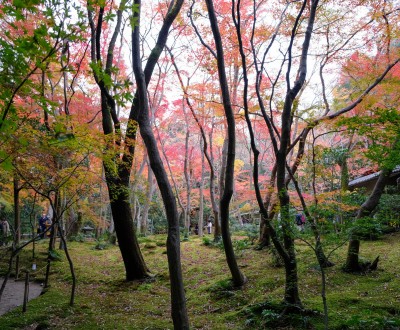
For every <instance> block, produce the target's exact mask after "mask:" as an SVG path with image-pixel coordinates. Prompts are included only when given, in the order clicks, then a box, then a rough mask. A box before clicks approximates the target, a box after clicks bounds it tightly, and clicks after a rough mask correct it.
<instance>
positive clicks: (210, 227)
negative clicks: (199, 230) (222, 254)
mask: <svg viewBox="0 0 400 330" xmlns="http://www.w3.org/2000/svg"><path fill="white" fill-rule="evenodd" d="M211 232H212V222H211V220H208V224H207V233H209V234H211Z"/></svg>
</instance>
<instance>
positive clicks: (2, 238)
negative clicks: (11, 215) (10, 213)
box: [0, 218, 10, 246]
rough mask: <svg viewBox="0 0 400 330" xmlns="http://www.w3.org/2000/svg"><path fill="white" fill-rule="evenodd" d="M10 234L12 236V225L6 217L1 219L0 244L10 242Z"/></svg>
mask: <svg viewBox="0 0 400 330" xmlns="http://www.w3.org/2000/svg"><path fill="white" fill-rule="evenodd" d="M8 236H10V225H9V223H8V221H7V220H6V219H4V218H3V219H1V221H0V246H2V245H4V244H5V245H7V244H8Z"/></svg>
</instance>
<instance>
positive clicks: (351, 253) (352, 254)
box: [343, 169, 392, 272]
mask: <svg viewBox="0 0 400 330" xmlns="http://www.w3.org/2000/svg"><path fill="white" fill-rule="evenodd" d="M391 173H392V170H387V169H383V170H381V173H380V174H379V177H378V180H377V181H376V184H375V187H374V190H373V191H372V193H371V195H370V196H369V197H368V199H367V200H366V201H365V202H364V203H363V204H362V205H361V207H360V209H359V210H358V212H357V216H356V219H361V218H363V217H367V216H369V215H371V213H372V212H373V211H374V210H375V208H376V207H377V206H378V204H379V200H380V199H381V196H382V194H383V191H384V189H385V187H386V185H387V183H388V181H389V178H390V174H391ZM359 253H360V240H359V239H358V237H357V236H356V235H355V234H351V236H350V241H349V247H348V250H347V260H346V264H345V265H344V267H343V269H344V270H345V271H347V272H359V271H360V270H361V269H362V267H361V265H360V262H359V258H358V256H359Z"/></svg>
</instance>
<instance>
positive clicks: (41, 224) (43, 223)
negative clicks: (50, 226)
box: [39, 213, 49, 238]
mask: <svg viewBox="0 0 400 330" xmlns="http://www.w3.org/2000/svg"><path fill="white" fill-rule="evenodd" d="M48 219H49V218H48V216H47V214H46V213H43V214H42V216H41V217H40V218H39V231H40V238H44V232H45V230H46V223H47V221H48Z"/></svg>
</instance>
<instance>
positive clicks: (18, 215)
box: [4, 174, 21, 280]
mask: <svg viewBox="0 0 400 330" xmlns="http://www.w3.org/2000/svg"><path fill="white" fill-rule="evenodd" d="M13 188H14V228H15V235H14V241H13V245H14V249H15V248H18V246H19V244H20V243H21V212H20V205H19V192H20V190H21V189H20V187H19V180H18V177H17V174H14V187H13ZM4 239H5V240H7V239H8V237H4ZM18 277H19V254H18V255H17V256H16V257H15V279H16V280H17V279H18Z"/></svg>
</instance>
